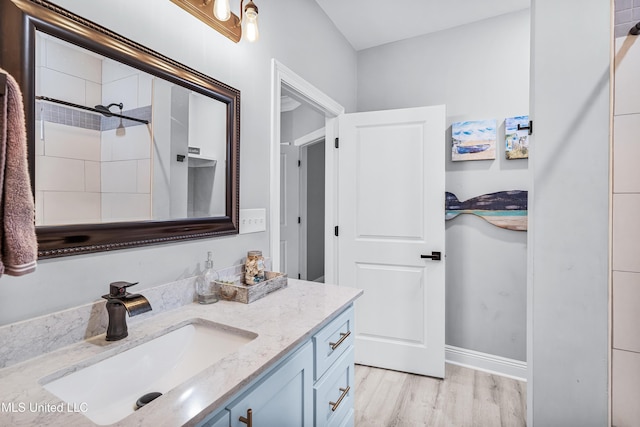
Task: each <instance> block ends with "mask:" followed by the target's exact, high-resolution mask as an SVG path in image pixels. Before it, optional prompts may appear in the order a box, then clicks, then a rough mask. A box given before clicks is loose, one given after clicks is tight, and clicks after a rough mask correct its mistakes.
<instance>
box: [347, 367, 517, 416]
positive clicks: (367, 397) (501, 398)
mask: <svg viewBox="0 0 640 427" xmlns="http://www.w3.org/2000/svg"><path fill="white" fill-rule="evenodd" d="M355 382H356V384H355V389H356V397H355V425H356V427H392V426H398V427H405V426H407V427H413V426H416V427H417V426H429V427H432V426H433V427H497V426H503V427H518V426H525V425H526V418H527V415H526V414H527V411H526V394H525V393H526V383H524V382H522V381H517V380H513V379H510V378H505V377H501V376H498V375H491V374H488V373H485V372H480V371H475V370H473V369H468V368H463V367H460V366H456V365H449V364H447V365H446V374H445V379H444V380H438V379H435V378H430V377H422V376H419V375H411V374H406V373H403V372H396V371H388V370H385V369H377V368H371V367H368V366H361V365H356V369H355Z"/></svg>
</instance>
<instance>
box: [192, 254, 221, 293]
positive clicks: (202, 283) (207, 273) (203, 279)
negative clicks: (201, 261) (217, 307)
mask: <svg viewBox="0 0 640 427" xmlns="http://www.w3.org/2000/svg"><path fill="white" fill-rule="evenodd" d="M217 280H218V272H217V271H215V270H214V269H213V258H212V254H211V252H208V253H207V261H206V263H205V267H204V271H203V272H202V274H201V275H199V276H198V278H197V279H196V294H197V295H198V302H199V303H200V304H213V303H214V302H218V285H217V284H216V281H217Z"/></svg>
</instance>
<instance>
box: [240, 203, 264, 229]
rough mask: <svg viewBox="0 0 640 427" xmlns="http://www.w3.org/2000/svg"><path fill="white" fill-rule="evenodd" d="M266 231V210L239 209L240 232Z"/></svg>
mask: <svg viewBox="0 0 640 427" xmlns="http://www.w3.org/2000/svg"><path fill="white" fill-rule="evenodd" d="M261 231H267V210H266V209H265V208H260V209H240V234H247V233H259V232H261Z"/></svg>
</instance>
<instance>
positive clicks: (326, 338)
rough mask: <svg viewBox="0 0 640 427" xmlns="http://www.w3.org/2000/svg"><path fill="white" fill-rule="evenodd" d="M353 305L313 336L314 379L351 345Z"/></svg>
mask: <svg viewBox="0 0 640 427" xmlns="http://www.w3.org/2000/svg"><path fill="white" fill-rule="evenodd" d="M353 335H354V331H353V305H352V306H350V307H349V308H348V309H347V310H345V311H343V312H342V314H340V315H338V317H336V318H335V319H334V320H332V321H331V323H329V324H328V325H327V326H325V327H324V328H322V330H321V331H320V332H318V333H317V334H315V335H314V336H313V349H314V352H315V358H314V359H315V366H314V371H313V372H314V376H313V379H314V380H318V378H320V377H321V376H322V375H323V374H324V373H325V371H326V370H327V369H328V368H329V366H331V365H332V364H333V362H335V361H336V360H337V359H338V358H339V357H340V355H341V354H343V353H344V352H345V350H346V349H347V348H349V347H351V346H352V345H353Z"/></svg>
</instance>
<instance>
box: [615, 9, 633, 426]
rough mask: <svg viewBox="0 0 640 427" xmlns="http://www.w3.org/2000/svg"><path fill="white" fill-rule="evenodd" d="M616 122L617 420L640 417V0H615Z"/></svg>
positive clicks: (625, 422) (628, 422)
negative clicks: (632, 32) (639, 32)
mask: <svg viewBox="0 0 640 427" xmlns="http://www.w3.org/2000/svg"><path fill="white" fill-rule="evenodd" d="M615 7H616V16H615V24H616V25H615V34H616V37H617V38H616V61H615V63H616V66H615V95H614V97H615V98H614V99H615V102H614V126H613V262H612V270H613V291H612V292H613V295H612V299H613V313H612V317H613V339H612V345H613V349H612V351H613V359H612V372H611V375H612V377H611V381H612V390H611V393H612V425H617V426H626V425H629V426H631V425H637V423H638V420H640V406H638V404H637V403H638V402H640V382H639V381H638V378H640V334H639V333H638V325H640V310H639V309H638V307H640V222H638V212H639V211H640V168H639V167H638V165H637V161H638V158H639V156H640V79H638V76H640V43H638V40H637V38H636V36H628V35H627V34H628V32H629V29H630V28H631V27H633V26H634V25H635V24H636V23H637V22H639V21H640V0H616V2H615Z"/></svg>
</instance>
